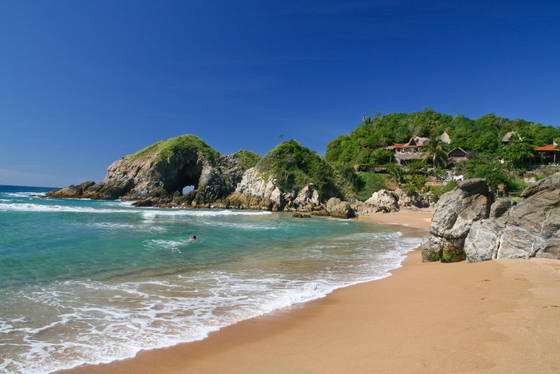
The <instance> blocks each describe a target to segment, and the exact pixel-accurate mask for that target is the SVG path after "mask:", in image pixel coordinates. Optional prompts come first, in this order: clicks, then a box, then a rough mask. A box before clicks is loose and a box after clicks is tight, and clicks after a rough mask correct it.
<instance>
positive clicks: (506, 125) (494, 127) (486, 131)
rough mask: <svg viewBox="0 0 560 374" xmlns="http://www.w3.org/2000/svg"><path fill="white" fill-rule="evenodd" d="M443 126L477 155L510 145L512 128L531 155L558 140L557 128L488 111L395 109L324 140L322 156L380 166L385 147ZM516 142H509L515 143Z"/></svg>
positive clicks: (438, 131)
mask: <svg viewBox="0 0 560 374" xmlns="http://www.w3.org/2000/svg"><path fill="white" fill-rule="evenodd" d="M444 131H447V133H448V134H449V136H450V137H451V140H452V143H451V144H450V146H451V147H461V148H464V149H467V150H469V151H471V152H474V153H475V154H476V155H477V156H478V157H493V156H502V155H503V154H506V153H507V152H508V151H516V150H510V149H508V148H507V147H505V146H504V145H502V143H501V139H502V137H503V136H504V135H505V134H506V133H508V132H510V131H515V132H517V133H518V134H519V136H520V137H521V139H522V142H519V143H520V144H517V145H516V147H517V148H519V149H517V151H526V152H527V154H526V155H525V156H531V155H534V153H533V152H532V149H533V148H534V147H535V146H539V145H544V144H550V143H552V141H553V140H554V139H560V129H558V128H555V127H550V126H544V125H542V124H540V123H536V122H529V121H526V120H522V119H515V120H511V119H507V118H503V117H499V116H496V115H494V114H488V115H485V116H483V117H480V118H477V119H469V118H467V117H465V116H462V115H458V116H454V117H453V116H450V115H448V114H442V113H438V112H434V111H432V110H429V109H428V110H425V111H423V112H416V113H410V114H406V113H393V114H387V115H384V116H381V115H378V116H376V117H375V118H373V119H372V118H369V117H365V118H364V120H363V121H362V123H361V124H359V125H358V127H357V128H356V129H355V130H354V131H352V132H351V133H350V134H349V135H342V136H339V137H338V138H336V139H334V140H333V141H331V142H330V143H329V144H328V145H327V150H326V153H325V159H326V160H327V161H328V162H329V163H332V164H342V165H351V166H355V165H366V166H375V165H382V164H385V163H387V162H388V161H389V159H390V156H391V152H390V151H386V150H384V149H383V147H386V146H388V145H392V144H396V143H406V142H407V141H408V140H409V139H410V138H411V137H412V136H422V137H428V138H434V137H438V136H440V135H441V134H442V133H443V132H444ZM515 140H517V139H514V142H513V143H514V144H512V145H510V147H513V145H515Z"/></svg>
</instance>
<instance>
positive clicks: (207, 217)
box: [0, 186, 419, 373]
mask: <svg viewBox="0 0 560 374" xmlns="http://www.w3.org/2000/svg"><path fill="white" fill-rule="evenodd" d="M45 191H46V189H40V188H29V187H7V186H0V297H1V300H2V303H1V304H0V351H1V352H2V355H1V356H0V373H50V372H53V371H56V370H60V369H65V368H71V367H75V366H78V365H81V364H84V363H103V362H110V361H113V360H117V359H123V358H128V357H133V356H134V355H135V354H136V353H138V352H139V351H141V350H145V349H155V348H161V347H167V346H172V345H175V344H178V343H183V342H190V341H196V340H200V339H204V338H205V337H207V336H208V334H209V333H211V332H212V331H216V330H218V329H220V328H223V327H225V326H228V325H231V324H233V323H236V322H239V321H242V320H244V319H248V318H252V317H256V316H259V315H262V314H264V313H270V312H273V311H275V310H278V309H280V308H286V307H290V306H291V305H294V304H297V303H302V302H306V301H310V300H314V299H317V298H320V297H323V296H325V295H327V294H329V293H330V292H332V291H333V290H335V289H337V288H340V287H345V286H349V285H352V284H356V283H361V282H366V281H370V280H375V279H380V278H384V277H386V276H388V275H389V271H390V270H392V269H395V268H397V267H399V266H400V263H401V261H402V259H403V256H404V254H405V253H406V252H408V251H409V250H411V249H413V248H415V247H416V246H417V245H418V244H419V243H418V239H416V238H405V237H403V236H402V235H401V233H400V232H398V231H396V229H395V228H394V226H393V227H391V226H378V225H374V224H369V223H361V222H354V221H344V220H336V219H325V218H310V219H305V220H302V219H296V218H292V217H291V216H290V215H289V214H283V213H271V212H260V211H236V210H194V209H158V208H136V207H132V206H131V203H130V202H122V201H93V200H77V199H65V200H62V199H45V198H44V197H42V194H43V193H44V192H45ZM191 235H197V237H198V238H199V240H197V241H196V242H189V241H188V237H189V236H191Z"/></svg>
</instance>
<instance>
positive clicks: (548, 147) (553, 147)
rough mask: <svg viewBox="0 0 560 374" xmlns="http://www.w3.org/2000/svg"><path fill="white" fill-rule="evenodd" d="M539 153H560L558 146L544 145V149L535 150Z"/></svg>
mask: <svg viewBox="0 0 560 374" xmlns="http://www.w3.org/2000/svg"><path fill="white" fill-rule="evenodd" d="M535 150H537V151H560V148H558V145H557V144H549V145H543V146H542V147H537V148H535Z"/></svg>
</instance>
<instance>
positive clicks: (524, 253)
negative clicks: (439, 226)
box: [464, 173, 560, 261]
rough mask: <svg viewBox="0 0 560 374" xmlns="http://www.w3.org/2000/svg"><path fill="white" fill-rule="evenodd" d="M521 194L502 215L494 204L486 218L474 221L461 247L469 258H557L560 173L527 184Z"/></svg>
mask: <svg viewBox="0 0 560 374" xmlns="http://www.w3.org/2000/svg"><path fill="white" fill-rule="evenodd" d="M522 196H525V197H526V198H525V199H524V200H522V201H520V202H519V203H518V204H516V205H513V206H512V207H511V208H509V209H506V210H505V211H503V212H502V213H501V214H496V211H498V210H500V209H498V207H496V208H494V206H493V207H492V208H493V209H492V210H493V211H494V214H493V215H492V214H491V217H490V218H489V219H486V220H483V221H480V222H478V223H477V224H473V226H472V228H471V230H470V232H469V234H468V236H467V238H466V239H465V247H464V249H465V252H466V254H467V259H468V260H469V261H483V260H490V259H493V258H530V257H546V258H560V173H557V174H554V175H552V176H551V177H549V178H546V179H543V180H541V181H539V182H538V183H536V184H535V185H533V186H530V187H528V188H527V189H526V190H525V191H523V193H522ZM495 204H497V203H495ZM506 205H507V203H506Z"/></svg>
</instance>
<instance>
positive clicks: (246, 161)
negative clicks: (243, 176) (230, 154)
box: [235, 149, 261, 169]
mask: <svg viewBox="0 0 560 374" xmlns="http://www.w3.org/2000/svg"><path fill="white" fill-rule="evenodd" d="M235 156H236V157H237V159H238V160H239V166H241V167H242V168H243V169H250V168H252V167H253V166H255V165H256V164H257V162H259V160H260V159H261V157H260V156H259V155H258V154H256V153H255V152H251V151H247V150H245V149H243V150H241V151H239V152H236V153H235Z"/></svg>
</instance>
